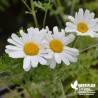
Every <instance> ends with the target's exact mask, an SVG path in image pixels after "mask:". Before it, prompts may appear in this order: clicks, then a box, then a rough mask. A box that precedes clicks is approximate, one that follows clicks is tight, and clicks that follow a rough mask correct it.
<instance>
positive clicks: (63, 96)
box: [60, 80, 66, 98]
mask: <svg viewBox="0 0 98 98" xmlns="http://www.w3.org/2000/svg"><path fill="white" fill-rule="evenodd" d="M60 87H61V91H62V98H66V96H65V92H64V88H63V84H62V81H61V80H60Z"/></svg>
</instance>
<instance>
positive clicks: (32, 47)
mask: <svg viewBox="0 0 98 98" xmlns="http://www.w3.org/2000/svg"><path fill="white" fill-rule="evenodd" d="M24 52H25V53H26V54H27V55H30V56H31V55H37V54H38V52H39V47H38V45H36V44H35V43H33V42H29V43H26V44H25V45H24Z"/></svg>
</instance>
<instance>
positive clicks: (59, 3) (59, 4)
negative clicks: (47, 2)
mask: <svg viewBox="0 0 98 98" xmlns="http://www.w3.org/2000/svg"><path fill="white" fill-rule="evenodd" d="M56 1H57V6H56V7H57V8H58V7H62V5H61V2H60V0H56ZM60 16H61V18H62V20H63V22H64V24H65V22H66V20H65V18H64V16H65V14H64V12H63V11H61V12H60Z"/></svg>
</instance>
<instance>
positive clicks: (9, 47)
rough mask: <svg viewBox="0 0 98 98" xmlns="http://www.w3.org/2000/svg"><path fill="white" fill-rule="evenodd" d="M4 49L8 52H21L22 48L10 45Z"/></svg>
mask: <svg viewBox="0 0 98 98" xmlns="http://www.w3.org/2000/svg"><path fill="white" fill-rule="evenodd" d="M6 48H7V49H10V50H23V48H20V47H17V46H12V45H7V46H6Z"/></svg>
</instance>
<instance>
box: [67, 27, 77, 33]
mask: <svg viewBox="0 0 98 98" xmlns="http://www.w3.org/2000/svg"><path fill="white" fill-rule="evenodd" d="M65 31H66V33H67V32H76V29H75V28H71V27H66V28H65Z"/></svg>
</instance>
